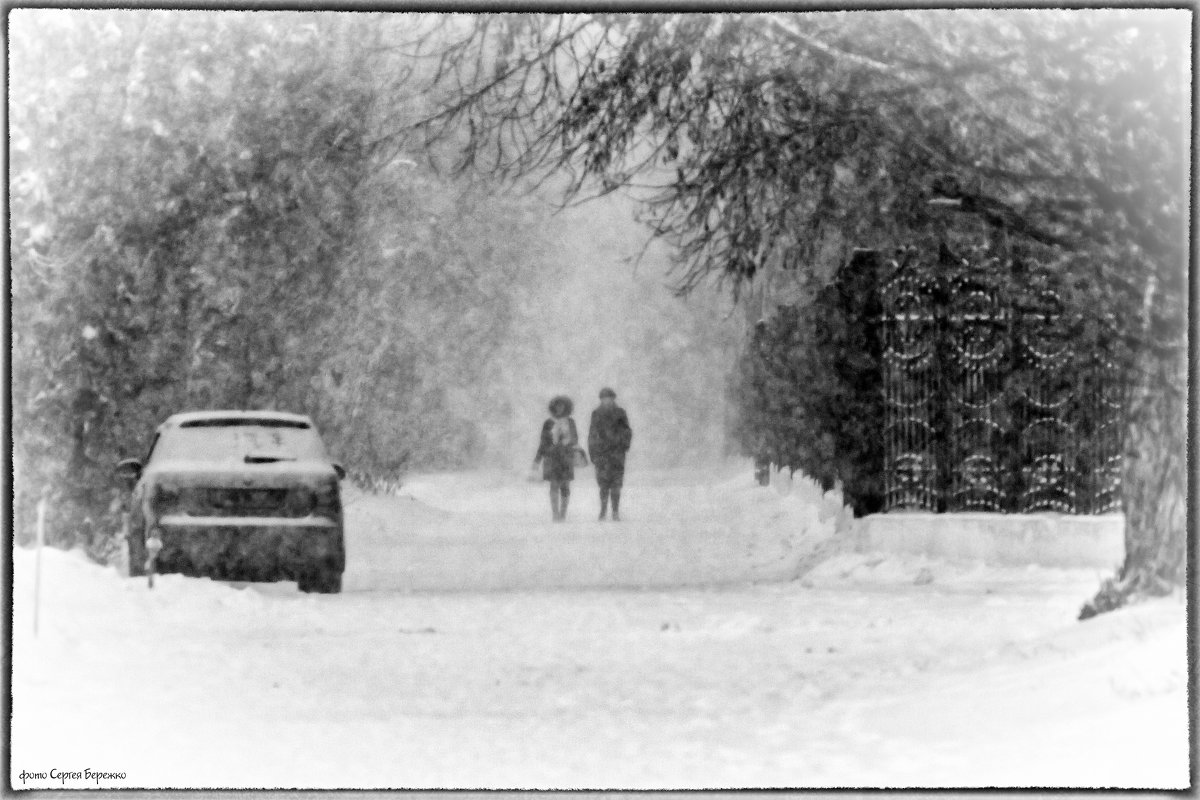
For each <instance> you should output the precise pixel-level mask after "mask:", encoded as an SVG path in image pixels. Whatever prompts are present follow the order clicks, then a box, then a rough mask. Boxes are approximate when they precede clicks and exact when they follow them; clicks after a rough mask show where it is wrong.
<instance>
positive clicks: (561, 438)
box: [533, 395, 579, 522]
mask: <svg viewBox="0 0 1200 800" xmlns="http://www.w3.org/2000/svg"><path fill="white" fill-rule="evenodd" d="M574 410H575V404H574V403H572V402H571V398H569V397H566V396H565V395H558V396H557V397H555V398H554V399H553V400H551V401H550V419H548V420H546V421H545V423H543V425H542V437H541V440H540V442H539V443H538V449H537V455H535V456H534V458H533V463H534V465H535V466H536V465H537V463H538V462H539V461H540V462H542V479H543V480H547V481H549V482H550V510H551V511H552V512H553V514H554V521H555V522H561V521H562V520H564V519H566V518H567V503H568V502H569V501H570V499H571V481H573V480H575V450H576V448H577V447H578V445H579V433H578V432H577V431H576V429H575V420H573V419H571V412H572V411H574Z"/></svg>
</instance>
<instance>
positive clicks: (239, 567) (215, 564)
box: [155, 516, 346, 581]
mask: <svg viewBox="0 0 1200 800" xmlns="http://www.w3.org/2000/svg"><path fill="white" fill-rule="evenodd" d="M156 528H157V532H158V537H159V539H160V540H161V541H162V549H161V551H160V552H159V554H158V558H157V560H156V567H155V571H157V572H160V573H181V574H183V575H191V576H195V577H209V578H215V579H217V580H233V581H278V580H296V581H298V580H301V578H303V577H304V576H305V575H309V574H312V573H313V572H314V571H317V570H324V571H329V572H336V573H341V572H342V571H344V569H345V565H346V551H345V544H344V540H343V537H342V526H341V525H340V524H338V523H336V522H331V521H329V520H325V519H321V518H311V517H310V518H304V519H274V518H261V517H257V518H256V517H232V518H196V517H174V516H168V517H163V518H162V519H161V520H159V522H158V525H157V526H156Z"/></svg>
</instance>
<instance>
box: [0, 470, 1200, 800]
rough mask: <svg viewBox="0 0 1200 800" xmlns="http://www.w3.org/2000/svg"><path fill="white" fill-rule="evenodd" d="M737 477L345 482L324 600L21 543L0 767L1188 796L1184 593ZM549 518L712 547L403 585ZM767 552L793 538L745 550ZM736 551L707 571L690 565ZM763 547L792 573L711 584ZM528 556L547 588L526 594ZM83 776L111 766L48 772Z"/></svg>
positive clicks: (280, 781)
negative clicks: (6, 758)
mask: <svg viewBox="0 0 1200 800" xmlns="http://www.w3.org/2000/svg"><path fill="white" fill-rule="evenodd" d="M744 484H745V485H743V483H739V479H725V477H722V479H721V480H719V481H716V482H714V483H711V484H708V485H706V486H704V487H697V486H695V485H692V486H687V485H684V484H681V483H679V482H672V481H671V480H669V479H667V478H663V479H661V480H659V481H657V482H654V481H650V482H647V483H646V484H645V485H642V486H632V487H631V488H630V491H629V492H628V494H629V512H628V516H629V522H628V523H621V525H622V526H625V527H619V526H613V525H611V523H610V524H609V525H608V527H605V526H604V525H602V524H600V523H597V522H595V521H594V520H591V519H590V517H591V516H592V514H593V513H594V511H593V510H591V509H589V508H588V501H587V499H586V495H585V492H586V491H587V489H588V488H590V487H586V485H585V484H583V483H582V482H581V483H580V486H579V489H578V490H577V497H578V500H577V504H576V506H575V510H576V521H574V522H569V523H567V524H566V525H561V526H554V525H551V524H550V523H549V522H547V521H544V517H547V516H548V510H547V509H543V508H542V506H543V505H548V503H545V502H544V498H543V497H542V491H541V488H540V487H539V486H530V485H522V484H517V483H513V482H512V481H511V480H508V479H507V478H505V477H504V476H500V475H493V476H486V475H469V476H432V477H429V478H427V479H420V480H414V481H413V482H412V483H410V484H409V485H408V487H407V492H408V495H409V496H407V497H398V498H371V497H362V496H359V497H350V498H348V517H349V523H350V531H351V533H350V535H349V537H350V538H349V542H348V544H349V553H350V565H349V568H348V572H347V579H346V589H347V591H346V592H345V593H344V594H342V595H340V596H329V597H324V596H310V595H302V594H299V593H298V592H296V591H295V587H294V585H291V584H277V585H266V586H263V585H255V586H248V587H239V586H232V585H228V584H220V583H213V582H211V581H207V580H193V579H186V578H182V577H180V576H162V577H160V578H159V581H158V584H157V586H156V588H155V589H154V590H153V591H148V590H147V588H146V584H145V581H144V580H131V579H122V578H120V577H118V575H117V573H116V572H115V571H113V570H111V569H105V568H100V567H97V566H95V565H92V564H90V563H88V562H87V561H86V560H84V559H83V558H82V557H81V556H79V555H77V554H64V553H58V552H47V553H46V554H44V556H43V562H42V570H43V574H42V607H41V622H40V632H39V635H38V636H37V637H36V638H35V637H34V636H33V635H32V608H31V600H32V597H33V579H32V573H33V567H34V556H33V554H32V553H30V552H28V551H23V550H19V551H17V552H15V553H14V576H15V581H14V630H13V637H14V638H13V721H12V764H11V770H12V772H11V778H12V784H13V786H14V787H15V788H48V787H59V786H64V787H66V788H82V787H84V786H95V785H99V786H105V787H112V788H132V787H160V786H170V787H239V788H242V787H289V788H292V787H311V788H324V787H372V788H384V787H386V788H398V787H411V788H425V787H455V788H484V787H486V788H551V787H553V788H567V787H588V788H631V789H632V788H638V789H641V788H709V787H800V786H1130V787H1133V786H1137V787H1161V788H1173V787H1182V786H1186V785H1187V781H1188V761H1187V759H1188V745H1187V707H1186V684H1187V665H1186V637H1185V623H1184V605H1183V603H1182V602H1181V601H1180V600H1178V599H1169V600H1164V601H1158V602H1154V603H1147V604H1144V605H1141V606H1138V607H1134V608H1129V609H1125V610H1122V611H1120V612H1116V613H1112V614H1107V615H1104V616H1102V617H1099V618H1096V619H1093V620H1090V621H1088V622H1086V623H1077V622H1075V614H1076V613H1077V611H1078V608H1079V605H1080V603H1081V601H1082V600H1083V599H1085V598H1086V597H1087V596H1088V594H1089V592H1093V591H1094V589H1095V587H1096V585H1097V582H1098V577H1099V576H1097V575H1096V574H1095V573H1094V572H1093V571H1067V570H1048V569H1039V568H1028V569H1004V570H1002V569H996V568H988V567H983V566H981V565H954V564H948V563H941V562H936V561H923V560H919V559H912V558H900V557H884V556H881V555H872V554H854V553H848V552H845V553H837V552H832V551H831V545H835V544H836V538H837V537H836V536H831V532H832V530H833V527H834V525H833V520H832V518H831V517H830V515H829V513H828V509H827V508H824V507H823V506H822V503H823V502H825V500H823V499H822V498H821V497H820V494H819V493H813V492H809V493H808V494H805V493H804V492H794V493H793V495H792V496H789V497H781V496H779V495H778V494H776V493H774V492H773V491H772V490H769V489H764V490H760V489H757V488H754V489H753V490H750V487H749V478H748V476H746V477H745V481H744ZM750 491H753V494H751V493H750ZM747 498H752V499H747ZM592 502H593V503H594V501H592ZM731 509H733V510H731ZM543 512H545V513H543ZM752 525H753V526H757V527H756V530H754V531H753V532H746V531H745V530H744V529H745V528H746V527H747V526H752ZM765 532H770V533H771V536H766V535H765ZM559 534H561V537H562V540H563V541H564V542H571V543H573V544H572V545H571V546H574V547H578V548H580V552H587V553H589V554H590V555H589V556H588V557H589V558H591V559H592V560H596V559H597V558H598V559H600V560H601V561H603V560H605V559H606V558H607V560H608V564H609V566H610V568H611V567H613V566H614V565H617V564H620V563H629V562H622V559H623V558H625V556H623V555H621V554H619V553H616V554H614V553H607V555H606V547H607V549H608V550H613V549H616V550H627V549H628V548H629V547H631V546H634V545H631V541H632V537H634V536H642V537H651V536H654V535H656V534H658V535H660V536H662V537H663V538H667V539H670V538H671V537H672V536H674V537H676V538H679V537H680V536H685V537H686V536H690V537H691V541H692V543H693V544H694V545H695V547H696V548H698V549H700V550H701V551H704V552H707V553H708V554H709V555H708V556H706V557H703V558H693V560H692V561H690V562H689V563H690V564H691V566H690V567H689V568H688V569H687V570H683V571H679V572H677V573H676V574H674V575H673V576H671V580H667V579H665V578H664V579H662V580H648V581H640V580H636V581H623V582H619V583H622V584H624V586H623V588H594V587H593V588H586V587H584V588H580V586H578V585H577V584H579V583H580V581H582V582H584V583H587V582H588V581H594V580H598V579H599V578H600V577H603V575H604V574H606V573H602V572H594V571H593V572H588V571H587V570H576V571H574V572H573V573H571V574H570V575H569V576H568V577H567V578H565V579H562V580H560V581H558V582H557V584H556V582H555V581H554V580H553V577H554V576H553V575H552V574H550V573H545V572H542V573H538V572H537V571H533V570H527V569H526V570H524V571H522V570H521V569H519V568H517V567H518V566H519V565H510V568H512V569H516V571H517V572H518V573H521V574H522V575H524V576H525V577H523V578H522V579H521V580H520V581H517V582H516V583H515V584H514V585H512V586H510V587H509V588H507V589H505V590H498V591H458V592H445V591H442V592H420V591H417V592H415V593H414V592H413V591H412V590H414V589H419V588H420V586H419V585H416V584H414V582H413V578H412V574H411V572H406V569H407V568H406V567H405V566H404V565H403V564H400V563H398V559H400V558H402V555H397V554H398V553H399V554H404V553H408V554H409V555H411V554H413V553H417V552H418V550H419V548H418V545H419V544H420V543H421V542H425V543H426V544H429V543H433V542H436V541H443V542H456V546H455V548H454V549H453V550H452V551H447V550H442V549H438V548H437V547H434V548H433V549H430V550H426V551H424V552H426V553H427V554H426V556H425V557H426V558H427V559H428V564H427V566H428V568H429V569H433V570H437V569H445V570H447V571H449V568H448V567H446V566H445V564H444V563H443V564H442V565H441V566H439V564H438V563H437V560H438V558H439V557H440V556H438V555H436V554H442V555H443V556H445V557H446V558H447V559H449V560H450V561H451V562H452V563H453V564H454V569H455V570H459V571H462V570H467V571H468V572H469V571H470V569H471V567H470V566H469V564H471V563H476V564H477V565H478V566H477V567H475V568H474V569H475V572H474V574H475V576H476V578H477V579H478V580H479V581H481V582H482V583H483V584H484V585H486V586H493V585H495V579H494V578H492V577H488V576H494V575H497V574H500V573H499V572H496V571H495V565H494V564H491V563H489V560H488V556H487V554H486V553H487V551H486V547H484V548H483V549H481V550H478V552H479V553H481V554H482V555H480V556H479V557H478V558H477V559H476V560H475V561H474V562H471V561H468V560H467V559H466V556H465V555H464V553H466V552H468V550H469V546H470V545H471V543H472V542H474V543H475V544H476V545H480V546H482V543H484V542H486V541H489V540H495V539H503V538H506V537H507V538H514V537H515V538H518V539H519V538H521V537H532V538H533V539H536V540H538V541H540V542H541V543H542V544H541V548H540V550H541V552H543V553H545V555H546V558H547V560H549V561H552V562H553V561H554V559H556V558H560V557H561V555H560V554H558V553H555V552H551V551H554V550H555V549H556V548H555V547H554V546H548V545H546V543H545V542H546V540H545V538H544V537H546V536H550V535H559ZM751 534H752V535H751ZM739 535H740V536H741V538H738V537H739ZM606 537H607V538H606ZM714 537H716V538H723V539H729V538H730V537H733V538H735V539H738V541H739V545H738V548H740V549H731V548H729V547H724V549H722V546H719V545H717V544H715V543H713V542H707V544H706V540H708V539H712V538H714ZM772 541H781V542H782V541H786V542H788V543H789V546H788V547H786V548H785V547H783V546H782V545H780V546H778V549H777V550H776V551H772V553H771V554H770V557H769V558H768V557H764V556H763V553H762V548H763V547H765V546H766V544H764V543H768V542H772ZM598 542H599V543H598ZM605 542H607V543H608V544H607V546H606V545H605V544H604V543H605ZM639 546H643V547H646V545H644V544H643V545H639ZM673 546H677V545H673ZM705 547H707V548H709V549H708V550H705V549H704V548H705ZM406 548H407V549H406ZM768 549H769V548H768ZM796 551H802V552H803V553H804V555H803V556H802V557H799V558H797V557H795V556H794V552H796ZM533 552H538V551H537V550H536V549H535V550H534V551H533ZM429 553H433V554H434V555H429ZM447 553H449V554H450V555H446V554H447ZM735 553H741V554H742V556H741V558H742V563H741V564H740V565H738V564H729V563H725V566H724V567H723V569H725V573H723V574H724V576H725V578H726V580H721V577H722V574H719V570H717V568H716V567H715V566H714V564H715V563H716V562H717V561H719V560H721V559H725V561H726V562H728V560H729V559H731V558H733V557H734V554H735ZM668 555H669V554H668ZM662 556H663V551H661V550H655V549H653V548H651V549H647V550H645V551H644V557H645V558H644V559H643V560H645V559H651V560H653V559H655V558H659V557H662ZM822 556H829V557H828V558H826V560H824V561H823V562H821V563H820V564H819V565H817V561H818V560H819V559H820V557H822ZM509 557H511V554H510V556H509ZM784 562H786V563H787V564H789V565H791V566H790V567H789V568H791V567H796V568H797V569H799V570H800V571H801V572H803V576H802V577H800V578H799V579H798V580H787V581H775V582H770V583H759V584H750V583H746V582H737V581H730V580H728V578H729V576H731V575H735V574H746V571H747V570H749V573H750V574H753V573H754V570H762V569H768V568H767V567H764V566H763V565H764V564H774V565H777V564H780V563H784ZM814 566H815V568H813V567H814ZM775 568H776V567H770V569H775ZM568 572H570V570H568ZM539 574H540V575H541V576H542V578H541V579H543V580H546V581H548V583H547V585H545V586H542V587H536V586H530V585H527V584H528V582H529V581H532V580H534V579H535V577H536V576H537V575H539ZM560 574H561V573H560ZM406 576H407V577H406ZM652 577H653V576H652ZM706 577H711V578H714V581H713V582H711V583H709V584H707V585H696V584H697V580H699V579H702V578H706ZM918 578H919V580H918ZM672 581H673V582H674V583H672ZM489 582H491V583H489ZM639 583H640V584H642V585H643V586H644V587H646V588H635V585H636V584H639ZM554 585H559V586H575V588H554ZM85 769H90V770H92V771H97V770H100V771H104V772H123V773H124V775H125V777H124V778H121V779H111V780H102V781H100V782H99V783H98V784H97V783H96V782H94V781H92V780H87V779H78V780H77V779H74V778H68V779H66V780H60V779H52V778H50V777H49V772H50V770H56V771H59V772H62V771H67V772H71V771H78V772H83V770H85ZM22 772H25V773H38V772H41V773H45V774H46V775H47V777H46V778H44V779H38V778H33V779H28V778H26V779H24V780H22V778H21V773H22Z"/></svg>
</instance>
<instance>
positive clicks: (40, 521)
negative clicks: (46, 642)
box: [33, 489, 49, 636]
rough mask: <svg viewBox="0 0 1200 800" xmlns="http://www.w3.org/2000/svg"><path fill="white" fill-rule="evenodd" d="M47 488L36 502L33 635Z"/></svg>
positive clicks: (39, 603) (44, 538)
mask: <svg viewBox="0 0 1200 800" xmlns="http://www.w3.org/2000/svg"><path fill="white" fill-rule="evenodd" d="M48 494H49V491H48V490H47V489H42V498H41V499H40V500H38V504H37V555H36V556H35V557H34V563H33V635H34V636H37V632H38V609H39V607H40V605H41V600H42V546H43V545H45V543H46V496H47V495H48Z"/></svg>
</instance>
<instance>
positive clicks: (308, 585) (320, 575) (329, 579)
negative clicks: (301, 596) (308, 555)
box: [297, 569, 342, 594]
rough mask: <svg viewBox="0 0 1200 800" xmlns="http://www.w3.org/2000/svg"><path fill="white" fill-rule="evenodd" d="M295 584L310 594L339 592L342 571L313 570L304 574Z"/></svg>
mask: <svg viewBox="0 0 1200 800" xmlns="http://www.w3.org/2000/svg"><path fill="white" fill-rule="evenodd" d="M297 585H298V586H299V588H300V591H302V592H309V593H312V594H340V593H341V591H342V573H341V572H338V571H335V570H332V569H320V570H313V571H311V572H309V573H307V574H305V575H304V577H302V578H301V579H300V580H299V581H297Z"/></svg>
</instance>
